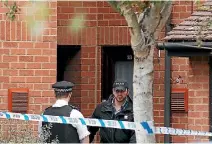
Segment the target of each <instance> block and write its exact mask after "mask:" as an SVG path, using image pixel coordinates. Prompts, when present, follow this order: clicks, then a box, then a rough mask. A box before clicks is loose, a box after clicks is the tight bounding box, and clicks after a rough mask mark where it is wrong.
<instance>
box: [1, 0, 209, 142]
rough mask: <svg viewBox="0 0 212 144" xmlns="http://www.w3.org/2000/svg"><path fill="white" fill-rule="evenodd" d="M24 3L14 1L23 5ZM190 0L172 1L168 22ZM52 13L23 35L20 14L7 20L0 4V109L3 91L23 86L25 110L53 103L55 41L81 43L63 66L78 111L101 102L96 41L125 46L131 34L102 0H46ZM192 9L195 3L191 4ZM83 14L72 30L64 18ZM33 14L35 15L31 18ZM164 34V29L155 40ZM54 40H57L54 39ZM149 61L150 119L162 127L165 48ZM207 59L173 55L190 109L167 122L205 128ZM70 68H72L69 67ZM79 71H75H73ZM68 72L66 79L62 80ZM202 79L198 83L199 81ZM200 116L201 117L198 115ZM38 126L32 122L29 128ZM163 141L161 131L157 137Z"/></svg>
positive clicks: (187, 8)
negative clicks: (41, 27) (41, 26)
mask: <svg viewBox="0 0 212 144" xmlns="http://www.w3.org/2000/svg"><path fill="white" fill-rule="evenodd" d="M25 4H27V2H23V1H19V2H18V5H20V7H21V8H22V9H27V6H26V5H25ZM191 4H192V3H191V2H188V1H175V5H174V8H173V12H172V23H173V24H177V23H179V22H181V21H183V19H184V18H187V17H188V16H190V14H191V11H192V6H191ZM48 6H49V9H50V10H51V14H50V15H49V17H48V25H47V26H46V27H45V32H44V33H43V34H42V36H40V37H35V38H33V37H32V36H31V35H29V34H28V29H27V28H28V27H27V25H26V21H25V20H24V19H23V18H24V14H22V13H20V14H18V15H17V19H16V21H14V22H11V21H8V20H6V17H5V12H6V10H7V9H6V8H4V7H3V4H2V3H0V7H1V11H0V30H1V33H0V81H2V82H3V83H0V104H1V106H0V109H1V110H6V109H7V89H8V88H11V87H27V88H29V89H30V107H29V108H30V113H40V112H41V111H42V110H43V109H44V108H46V107H47V106H48V105H50V104H52V103H53V100H54V97H53V91H52V89H51V84H52V83H53V82H55V81H56V47H57V44H58V45H80V46H81V50H80V52H79V53H78V54H77V55H76V56H75V57H74V58H73V59H72V60H71V61H70V65H69V66H71V69H69V67H67V68H66V71H65V79H68V78H70V75H71V76H72V79H71V81H72V80H73V81H74V82H75V84H76V87H75V89H74V93H73V99H72V100H73V102H74V103H75V104H77V105H80V108H81V111H82V113H83V114H84V115H85V116H86V117H87V116H90V115H91V113H92V111H93V109H94V107H95V104H96V103H99V102H100V101H101V47H100V46H101V45H130V36H129V33H128V28H127V27H126V22H125V20H124V18H123V17H121V16H120V15H119V14H118V13H116V12H115V11H114V10H113V9H112V8H111V7H110V6H109V5H108V3H107V2H94V1H93V2H86V1H58V2H48ZM194 9H195V6H194ZM80 13H84V14H86V20H85V26H86V27H85V28H84V29H81V30H80V31H79V33H73V32H71V31H70V28H69V22H70V21H69V19H70V20H71V19H73V17H74V16H75V14H80ZM36 18H37V17H34V19H35V20H36ZM163 37H164V30H163V32H161V35H160V38H161V39H162V38H163ZM56 41H57V43H56ZM157 57H158V50H155V59H154V70H155V72H154V99H153V101H154V120H155V124H156V126H163V125H164V69H165V67H164V52H161V57H160V58H159V59H158V58H157ZM158 60H160V62H159V61H158ZM207 62H208V59H205V58H192V59H188V58H173V59H172V78H173V79H175V78H176V77H178V75H181V76H182V78H183V82H182V83H181V84H175V83H173V85H172V86H173V87H175V88H176V87H183V88H184V87H188V88H189V112H188V113H187V114H176V113H174V114H173V115H172V126H173V127H175V128H188V129H194V130H195V129H196V130H206V131H207V130H208V128H209V126H208V124H209V122H208V121H209V119H208V118H209V116H208V115H209V112H208V99H209V97H208V95H209V86H208V84H209V82H208V75H209V70H208V65H207V64H206V63H207ZM73 68H74V69H75V70H76V72H75V73H74V71H73V70H72V69H73ZM77 71H80V72H77ZM67 75H69V77H68V78H67ZM200 82H201V83H200ZM202 117H203V118H204V119H200V118H202ZM33 127H34V129H35V130H36V129H37V126H36V125H34V126H33ZM156 137H157V142H163V135H157V136H156ZM172 140H173V142H193V141H197V140H201V141H207V138H202V137H201V138H199V137H192V136H191V137H184V136H181V137H180V136H173V137H172Z"/></svg>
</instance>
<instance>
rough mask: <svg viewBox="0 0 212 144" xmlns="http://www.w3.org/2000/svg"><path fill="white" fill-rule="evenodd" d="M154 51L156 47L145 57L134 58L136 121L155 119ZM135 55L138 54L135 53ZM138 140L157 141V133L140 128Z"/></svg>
mask: <svg viewBox="0 0 212 144" xmlns="http://www.w3.org/2000/svg"><path fill="white" fill-rule="evenodd" d="M141 49H143V48H141ZM153 52H154V48H153V47H151V48H149V49H147V51H145V53H146V54H145V57H140V58H135V59H134V74H133V111H134V118H135V122H142V121H153V100H152V95H153V94H152V85H153ZM134 55H137V54H136V53H134ZM136 140H137V142H138V143H155V135H154V134H151V135H150V134H147V133H146V131H143V130H142V129H138V130H137V131H136Z"/></svg>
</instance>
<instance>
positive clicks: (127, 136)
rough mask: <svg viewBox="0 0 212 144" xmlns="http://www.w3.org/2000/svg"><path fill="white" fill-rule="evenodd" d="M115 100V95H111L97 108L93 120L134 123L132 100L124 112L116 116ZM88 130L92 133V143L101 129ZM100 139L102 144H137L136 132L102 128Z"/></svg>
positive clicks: (128, 101)
mask: <svg viewBox="0 0 212 144" xmlns="http://www.w3.org/2000/svg"><path fill="white" fill-rule="evenodd" d="M113 98H114V97H113V95H111V96H110V98H109V99H108V100H107V101H105V102H103V103H101V104H99V105H98V106H97V107H96V109H95V111H94V113H93V115H92V118H97V119H105V120H121V121H131V122H133V121H134V118H133V104H132V100H131V99H130V98H128V100H127V102H126V104H125V105H124V106H123V108H122V110H121V111H120V112H118V113H117V114H115V108H114V107H113V105H112V101H113ZM88 130H89V131H90V133H91V134H90V142H92V141H93V139H94V136H95V134H96V132H97V131H98V130H99V127H88ZM100 138H101V140H100V142H101V143H136V138H135V131H134V130H126V129H115V128H102V127H101V128H100Z"/></svg>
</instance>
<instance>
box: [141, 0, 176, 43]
mask: <svg viewBox="0 0 212 144" xmlns="http://www.w3.org/2000/svg"><path fill="white" fill-rule="evenodd" d="M171 10H172V1H163V2H160V3H159V2H157V3H154V4H152V6H151V8H148V9H147V10H146V14H145V15H146V16H145V15H144V16H143V17H142V18H140V19H139V20H140V21H139V24H140V26H141V27H142V29H146V31H147V32H148V33H149V36H153V39H157V38H158V35H159V32H160V31H161V29H162V28H163V27H164V25H165V23H166V21H167V19H168V17H169V15H170V14H171Z"/></svg>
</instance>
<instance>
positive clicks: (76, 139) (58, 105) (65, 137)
mask: <svg viewBox="0 0 212 144" xmlns="http://www.w3.org/2000/svg"><path fill="white" fill-rule="evenodd" d="M73 86H74V84H73V83H71V82H67V81H61V82H57V83H55V84H53V85H52V88H54V92H55V96H56V102H55V104H54V105H52V106H51V107H48V108H47V109H45V111H44V113H43V115H53V116H66V117H69V116H70V117H72V118H84V117H83V115H82V113H81V112H79V111H78V110H77V109H76V108H75V107H74V106H72V105H69V104H68V103H69V100H70V98H71V95H72V88H73ZM48 124H49V123H46V122H42V123H39V132H40V134H42V132H43V133H44V129H45V127H48ZM42 130H43V131H42ZM49 131H50V133H51V134H50V136H49V137H48V138H47V139H46V140H45V141H46V142H47V143H51V142H52V141H53V140H55V139H56V138H57V139H58V141H59V143H80V142H81V143H88V142H89V134H90V133H89V131H88V130H87V126H84V125H74V124H73V125H71V124H59V123H51V128H50V130H49Z"/></svg>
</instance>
